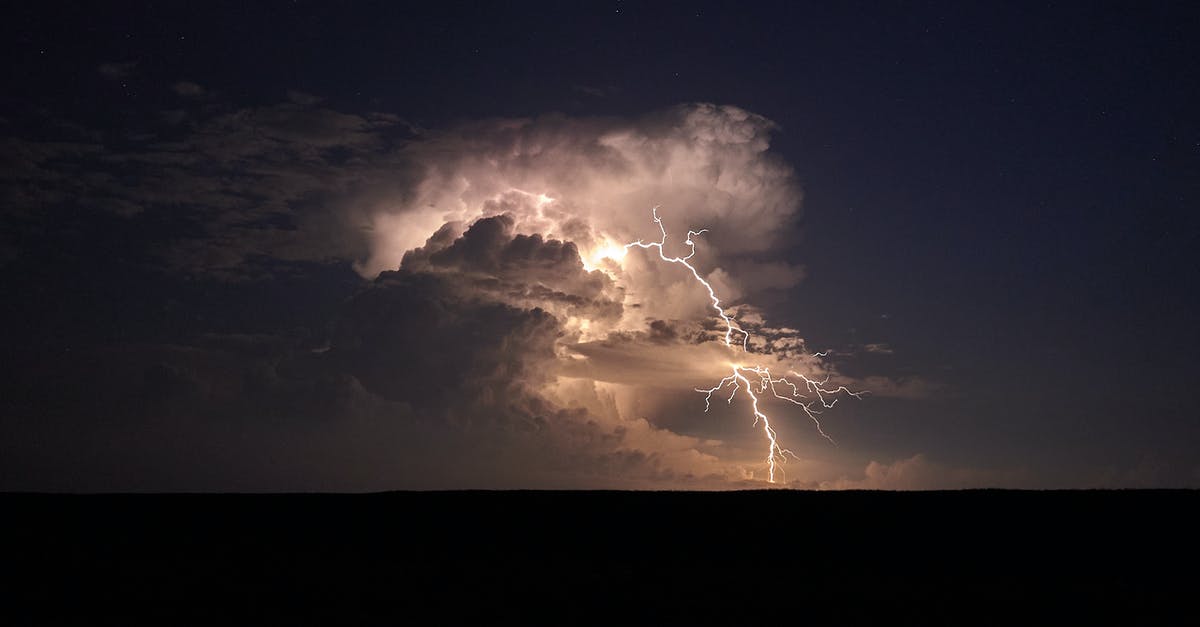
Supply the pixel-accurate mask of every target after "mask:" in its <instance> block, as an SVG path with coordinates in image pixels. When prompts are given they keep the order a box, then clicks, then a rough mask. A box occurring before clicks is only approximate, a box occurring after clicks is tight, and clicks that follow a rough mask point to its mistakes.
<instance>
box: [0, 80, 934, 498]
mask: <svg viewBox="0 0 1200 627" xmlns="http://www.w3.org/2000/svg"><path fill="white" fill-rule="evenodd" d="M176 92H177V93H179V94H180V95H184V96H198V95H203V94H204V93H205V92H204V90H203V89H202V88H199V86H198V85H196V86H192V85H191V84H185V83H179V84H177V85H176ZM163 124H165V126H162V127H158V128H156V129H154V130H153V132H148V133H145V134H142V135H138V136H137V137H136V138H135V139H129V138H128V137H125V138H121V141H114V140H111V138H105V137H100V138H96V137H86V136H81V137H79V138H77V140H76V141H72V142H55V143H50V142H36V141H29V140H22V139H16V138H10V139H8V140H6V141H7V144H6V147H7V148H8V149H9V150H8V151H7V154H9V155H13V154H16V155H19V158H17V159H16V161H17V162H18V163H19V165H20V168H21V169H20V170H9V172H10V174H8V175H5V176H6V177H7V178H6V179H5V180H2V181H0V189H2V190H3V191H4V192H5V196H6V198H9V199H11V200H13V201H14V202H16V203H17V204H19V205H22V206H24V207H26V209H27V212H28V215H36V211H35V210H34V208H35V207H38V206H63V205H73V206H83V207H86V208H88V209H91V210H93V211H97V212H103V213H107V214H110V215H113V216H118V219H122V220H127V221H129V223H131V224H135V225H136V224H145V223H162V222H166V223H169V224H172V225H173V227H174V228H172V229H171V232H172V233H174V234H175V236H174V238H173V239H172V240H171V241H169V242H161V241H159V242H156V243H155V244H154V246H153V247H152V248H151V249H150V250H148V251H147V253H148V255H149V256H150V257H151V258H152V259H156V260H158V261H159V262H162V263H164V264H165V266H166V267H167V268H168V271H169V272H171V273H174V274H176V275H179V276H186V277H191V278H193V279H201V280H206V281H217V282H222V283H237V282H246V281H262V280H267V279H271V278H278V277H279V276H280V275H281V274H286V273H287V272H289V268H292V266H293V265H294V264H312V263H317V264H332V265H340V266H343V267H353V268H354V269H355V270H356V271H357V272H358V273H359V274H360V276H361V277H362V278H363V281H364V285H363V287H362V289H360V290H359V291H358V293H357V294H355V295H354V296H353V297H352V298H349V299H348V300H346V301H345V302H344V303H342V304H341V305H340V306H339V307H337V308H336V310H335V312H334V314H333V316H332V319H331V320H330V321H329V324H328V326H327V327H326V328H324V329H320V330H316V331H313V332H311V336H310V337H308V339H307V340H305V342H299V341H297V340H295V339H294V338H287V337H280V336H273V335H267V336H261V335H241V336H237V335H231V334H229V333H222V334H219V335H217V336H212V335H206V336H203V337H202V338H200V339H198V340H190V341H187V342H182V341H181V342H178V343H173V344H171V345H170V346H158V347H143V348H140V349H138V350H135V351H132V352H131V353H130V354H126V355H124V356H123V357H121V359H122V360H124V361H126V362H128V363H129V364H130V365H129V368H128V370H129V371H128V372H126V373H125V376H126V379H127V380H132V379H138V380H140V381H142V382H143V383H144V386H143V387H144V390H143V392H144V393H145V394H150V395H151V396H153V397H154V398H153V399H151V400H153V402H149V401H147V402H146V406H148V407H151V408H157V409H158V411H161V412H162V414H161V416H167V417H168V418H169V419H168V422H166V423H155V424H157V425H158V426H156V427H155V429H160V430H161V431H159V432H160V433H161V434H170V435H169V437H170V438H172V439H175V440H180V441H186V440H188V439H190V438H192V437H193V436H196V437H197V438H198V439H199V440H203V438H204V437H207V436H205V434H209V435H211V437H212V439H213V442H214V443H215V442H217V441H219V440H220V437H221V436H220V435H219V433H220V432H222V431H223V429H225V427H215V426H214V425H218V424H225V423H222V422H221V421H234V422H237V421H243V422H245V423H246V424H247V425H253V427H249V426H248V427H246V428H247V430H248V433H251V434H252V435H251V436H248V437H250V439H252V440H254V441H256V442H258V445H259V446H261V447H262V450H263V451H266V452H269V453H270V454H271V455H274V456H276V457H277V458H278V459H280V460H283V461H281V462H280V463H281V464H284V465H285V466H286V465H293V464H301V463H302V462H301V458H302V457H303V454H302V453H303V452H304V451H308V452H309V453H312V449H313V447H316V446H318V445H317V444H316V441H318V440H320V439H321V438H322V437H324V438H326V439H328V440H329V441H330V442H337V443H338V444H337V447H340V448H338V449H337V450H338V451H339V453H338V454H337V456H349V457H353V456H356V455H361V456H364V458H369V459H371V460H373V461H372V462H371V463H372V464H375V465H376V466H377V467H379V468H381V469H388V470H386V471H385V470H381V472H382V473H383V474H382V476H383V477H384V478H381V479H379V481H370V482H367V483H368V484H369V485H370V486H372V487H386V486H387V485H396V486H403V487H420V486H422V485H423V486H425V487H521V486H538V487H570V486H586V487H604V486H608V487H653V486H657V487H668V486H675V487H729V486H733V485H756V484H758V483H761V482H762V480H763V479H764V476H765V475H764V472H763V457H764V455H765V452H766V449H765V448H764V444H763V440H762V432H761V428H757V429H756V428H755V427H756V426H757V425H756V424H755V422H754V420H753V416H752V415H750V414H749V413H747V412H742V414H739V416H740V418H741V419H743V420H742V422H740V423H737V424H735V425H730V424H729V423H728V421H725V422H721V419H720V418H719V417H717V416H715V415H704V417H703V418H701V416H702V415H703V406H704V396H703V395H700V394H698V393H697V392H696V391H695V390H696V389H697V388H698V387H701V388H707V387H710V386H712V385H714V384H716V382H718V381H720V380H721V379H722V378H724V377H726V376H728V373H729V369H730V368H731V367H732V366H733V365H734V364H748V365H749V364H753V365H755V366H759V367H762V368H769V369H770V371H771V372H772V373H774V374H775V375H776V376H785V377H788V379H789V383H787V384H784V385H791V384H793V383H794V384H799V385H800V388H799V389H798V388H791V391H792V392H796V393H804V392H806V393H807V394H808V396H807V402H812V401H818V402H819V401H820V400H822V399H821V398H820V397H819V395H817V394H815V393H814V392H812V391H811V390H808V389H807V388H806V387H805V385H804V384H803V383H802V381H804V377H808V378H810V379H812V380H814V381H822V382H825V384H827V386H828V387H829V389H835V390H836V389H838V388H839V387H840V386H843V385H845V386H852V387H861V384H862V383H863V382H864V380H863V379H862V378H861V377H860V378H853V377H849V376H846V375H843V374H842V373H840V372H839V371H838V369H837V368H836V367H835V365H834V363H833V362H829V361H827V360H824V359H822V358H820V357H818V356H816V355H814V354H813V352H812V351H811V349H809V347H808V346H807V344H806V342H805V341H804V339H803V337H802V335H801V334H800V333H799V331H797V330H796V329H792V328H788V327H783V326H773V325H771V324H770V322H769V321H768V320H766V317H765V316H764V314H763V313H762V312H761V311H759V310H757V309H755V308H754V307H753V306H752V305H751V304H749V301H750V300H752V298H753V296H754V295H756V294H758V293H760V292H762V291H764V290H771V289H787V288H792V287H794V286H796V285H797V284H798V283H799V281H800V280H801V279H802V278H803V273H804V269H803V268H801V267H799V266H794V265H790V264H788V263H785V262H782V261H780V260H779V259H778V255H777V253H778V252H779V247H780V246H781V245H782V244H783V243H784V242H782V241H781V240H780V237H781V234H782V233H786V232H787V229H788V227H789V226H790V225H791V224H792V223H793V222H794V221H795V220H796V219H797V217H798V216H799V210H800V205H801V199H802V194H801V191H800V188H799V185H798V184H797V182H796V179H795V176H794V175H793V173H792V170H791V169H790V168H789V167H788V166H787V165H786V164H785V163H783V162H782V161H781V160H779V159H778V158H777V157H776V156H774V155H773V154H772V153H771V152H770V151H769V138H770V133H771V132H772V131H773V130H774V125H773V124H772V123H771V122H770V121H769V120H767V119H765V118H763V117H761V116H758V115H755V114H752V113H749V112H747V111H744V110H742V109H739V108H736V107H729V106H715V105H709V104H697V105H686V106H679V107H675V108H672V109H669V110H666V111H661V112H657V113H653V114H650V115H645V116H640V117H636V118H631V119H626V118H569V117H565V116H561V115H550V116H544V117H538V118H531V119H492V120H482V121H472V122H466V123H462V124H458V125H456V126H453V127H450V128H445V129H438V130H429V129H419V128H415V127H413V126H411V125H408V124H407V123H405V122H404V121H403V120H401V119H399V118H397V117H395V116H391V115H386V114H379V113H369V114H347V113H340V112H337V111H333V110H331V109H328V108H324V107H323V106H322V105H321V99H320V98H318V97H316V96H312V95H309V94H305V93H301V92H291V93H289V100H288V102H286V103H283V104H279V105H275V106H268V107H258V108H253V109H236V110H230V109H226V110H220V109H219V108H216V109H214V108H206V109H202V110H181V111H177V112H173V113H172V114H171V115H169V116H164V118H163ZM118 145H120V146H121V147H120V148H118V147H117V146H118ZM14 172H15V173H14ZM658 205H661V206H662V208H661V209H660V210H659V213H658V215H659V216H660V217H661V219H662V222H661V225H660V224H659V223H656V222H655V221H654V220H653V214H652V213H651V209H652V207H655V206H658ZM701 228H706V229H709V230H708V231H706V232H704V233H703V234H693V235H692V237H691V240H692V243H693V245H694V249H693V248H689V247H688V246H687V245H686V243H685V240H686V239H688V231H689V229H690V230H694V231H695V230H699V229H701ZM660 229H661V230H660ZM664 237H665V238H666V239H665V240H664V243H663V254H665V255H667V256H674V255H686V254H688V253H689V252H691V251H692V250H694V251H695V253H696V254H695V256H694V257H692V258H691V259H692V263H693V264H694V265H695V268H696V271H697V273H698V275H699V276H701V277H703V278H705V280H707V281H708V282H709V283H710V284H711V285H712V286H713V288H714V289H715V290H717V292H718V293H719V294H720V295H721V298H722V299H723V301H722V304H723V306H725V307H727V308H728V309H727V312H728V313H729V315H732V316H734V317H736V319H737V320H738V324H739V325H740V326H741V327H742V328H743V329H745V330H746V331H748V332H749V333H750V334H751V337H750V339H749V340H748V342H747V346H748V347H749V348H750V352H749V353H747V352H745V351H743V350H742V349H741V347H740V346H728V345H726V343H725V342H724V341H723V340H724V337H725V334H726V329H725V327H724V326H723V323H722V322H721V321H720V319H719V318H718V317H717V316H716V315H715V312H714V310H713V309H712V301H711V298H710V297H709V296H708V293H707V290H705V289H703V287H702V286H701V285H700V284H699V283H698V282H697V280H696V276H694V275H693V274H692V273H691V271H690V270H688V269H686V268H684V267H683V266H681V265H679V264H672V263H666V262H664V261H663V259H661V258H660V257H659V253H658V251H657V250H653V249H643V248H639V247H634V248H632V249H628V250H627V249H626V248H625V246H624V245H625V244H626V243H629V242H635V241H643V242H657V241H659V240H660V238H664ZM14 254H21V251H20V250H17V251H16V252H15V253H14ZM314 343H316V344H319V346H315V345H314ZM868 350H870V349H868ZM875 352H881V351H875ZM869 381H870V382H871V384H872V386H877V387H878V388H879V389H880V391H881V392H882V393H883V394H884V395H887V396H896V397H904V398H917V397H920V396H922V395H924V394H926V393H927V392H928V390H929V389H930V388H929V387H928V386H927V385H926V384H924V383H922V382H921V381H920V380H918V379H913V380H909V381H900V382H897V381H891V380H889V379H886V378H882V377H880V378H876V379H869ZM114 385H117V384H115V383H114ZM139 385H142V384H139ZM784 389H786V388H784ZM760 392H762V391H760ZM784 393H785V394H788V395H789V396H790V395H791V392H784ZM727 394H728V390H726V391H725V392H723V395H722V400H723V399H724V397H725V396H727ZM835 396H836V393H835ZM746 400H747V399H745V398H744V397H742V398H741V399H740V400H739V401H738V402H739V403H745V402H746ZM786 400H787V399H779V400H778V401H776V400H772V402H778V403H779V404H783V403H784V402H785V401H786ZM793 400H794V398H793ZM98 407H100V408H101V409H103V410H104V411H108V412H109V413H111V414H112V415H121V414H122V410H121V409H120V408H119V407H112V406H104V405H103V404H100V405H98ZM794 409H795V408H794V407H793V410H794ZM796 413H797V414H798V416H796V418H797V421H798V422H800V423H802V424H803V425H804V428H805V429H808V430H809V431H812V432H813V433H815V431H813V427H814V425H813V424H812V423H811V422H810V421H809V420H808V418H806V417H805V416H804V414H803V413H799V412H798V411H797V412H796ZM714 414H715V412H714ZM217 417H220V418H217ZM139 419H144V417H143V418H139ZM214 421H215V422H214ZM289 421H294V422H295V425H292V426H289ZM384 425H386V426H384ZM293 428H294V429H295V431H294V433H305V434H309V435H308V436H305V438H308V439H305V441H304V443H303V444H299V443H296V442H295V438H294V437H290V436H288V435H287V434H288V433H291V432H292V431H291V430H292V429H293ZM357 429H370V430H373V432H374V434H375V436H377V437H372V438H366V439H367V440H370V444H369V445H368V444H366V443H365V442H364V441H363V440H362V438H356V436H355V435H354V433H355V430H357ZM189 434H191V435H189ZM320 434H324V435H320ZM163 437H168V436H167V435H164V436H163ZM277 439H278V440H277ZM289 442H290V444H289ZM214 446H215V444H214ZM388 446H391V447H392V448H391V449H388ZM387 450H392V451H393V452H394V454H395V456H396V458H397V459H400V460H403V461H402V462H401V461H381V459H382V458H381V456H386V455H385V453H384V451H387ZM24 454H26V455H28V456H31V457H36V456H37V455H36V453H35V452H30V451H24ZM230 454H231V455H233V454H234V453H230ZM242 454H245V453H242ZM312 454H315V453H312ZM146 455H147V458H148V459H150V458H156V455H158V453H147V454H146ZM321 455H324V457H325V458H329V456H330V455H333V453H331V452H329V451H326V452H325V453H323V454H321ZM321 455H318V456H319V457H320V456H321ZM337 456H335V457H337ZM148 463H150V462H148ZM329 463H336V462H333V461H330V462H329ZM231 467H234V468H236V467H239V466H238V465H237V464H233V465H231ZM800 467H802V468H803V467H804V463H803V462H800ZM246 472H250V471H249V470H247V471H246ZM302 474H303V473H302ZM868 475H869V476H870V473H868ZM355 476H358V475H355ZM889 476H890V475H889ZM413 477H427V478H429V479H426V480H425V483H421V482H420V481H419V480H414V479H413ZM385 479H386V480H388V481H391V482H392V483H391V484H386V483H383V484H381V483H379V482H380V481H385ZM340 480H344V481H347V482H350V481H351V479H350V478H349V475H346V476H342V479H340ZM414 481H415V483H414ZM289 485H296V486H304V487H305V489H314V486H319V485H320V480H319V477H317V476H312V477H308V478H304V479H302V478H296V479H295V480H294V482H293V483H291V484H289ZM339 485H341V484H339ZM347 485H348V484H347Z"/></svg>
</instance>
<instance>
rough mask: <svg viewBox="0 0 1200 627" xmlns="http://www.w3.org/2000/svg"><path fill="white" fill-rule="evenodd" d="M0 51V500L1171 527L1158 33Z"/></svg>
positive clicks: (1192, 30)
mask: <svg viewBox="0 0 1200 627" xmlns="http://www.w3.org/2000/svg"><path fill="white" fill-rule="evenodd" d="M0 24H2V25H0V45H2V46H3V52H4V54H3V59H4V60H3V64H4V71H3V72H2V73H0V81H3V82H2V83H0V146H2V149H0V200H2V203H3V204H2V207H3V210H2V213H0V277H2V285H3V299H0V333H3V338H2V340H3V346H4V349H3V350H4V352H3V355H4V356H3V360H2V363H3V375H4V376H3V378H2V379H0V490H52V491H142V490H153V491H163V490H165V491H177V490H181V491H243V490H246V491H291V490H322V491H324V490H333V491H367V490H387V489H431V488H635V489H729V488H744V487H766V486H768V485H769V484H767V483H766V481H767V477H768V475H767V466H768V464H767V462H766V461H765V457H766V455H767V453H768V448H767V441H766V440H765V439H764V431H763V428H762V427H763V425H762V424H761V422H760V423H759V424H755V419H754V415H753V413H752V411H751V409H750V399H749V398H748V397H747V396H746V394H747V390H744V389H743V390H740V391H738V395H737V396H736V397H735V398H734V399H733V400H732V401H731V402H730V403H728V404H726V403H723V402H720V401H724V400H725V399H726V398H727V397H728V395H729V393H730V391H731V390H732V388H725V389H724V390H723V391H722V392H720V393H718V394H715V395H714V396H713V407H712V409H711V410H710V411H709V412H708V413H705V412H704V406H705V403H704V401H705V395H704V394H703V393H697V392H695V391H694V390H695V389H696V388H701V389H707V388H709V387H711V386H713V385H715V384H716V383H717V382H718V381H720V380H721V378H722V377H724V376H728V368H729V363H730V360H735V359H736V360H744V361H737V362H736V363H745V364H749V363H751V362H753V363H756V364H770V367H771V372H772V373H775V374H778V375H784V374H785V373H786V372H790V371H799V372H800V373H801V374H804V375H806V376H811V377H813V378H814V379H817V380H821V379H824V378H825V377H829V383H828V384H827V386H828V387H830V388H837V387H839V386H842V385H845V386H846V387H847V388H848V389H850V390H852V391H854V390H869V391H870V392H871V393H870V394H866V395H863V397H862V398H861V399H855V398H851V397H848V396H846V395H845V393H844V392H843V393H841V394H835V397H837V398H839V401H838V403H837V404H836V406H835V407H832V408H829V409H827V410H824V408H823V407H819V408H820V409H822V410H823V412H824V413H821V414H820V415H819V419H820V426H821V429H822V430H823V431H824V432H825V433H827V434H828V435H829V436H831V438H832V439H833V440H835V441H836V444H834V443H832V442H830V441H829V440H827V439H825V438H822V437H821V434H820V432H819V431H818V430H817V426H816V424H815V423H814V421H813V420H810V417H809V416H807V415H806V414H805V412H804V411H803V409H802V408H801V407H797V406H794V405H791V404H789V403H787V402H784V401H783V400H780V399H776V398H773V397H770V394H769V391H768V392H765V393H763V394H765V395H766V396H765V397H764V398H765V400H764V408H766V413H768V414H770V421H771V422H770V424H771V425H772V427H774V428H775V429H776V430H777V432H778V437H779V440H780V444H781V445H783V447H784V448H788V449H790V451H791V452H792V453H794V454H793V455H790V456H787V457H786V458H785V459H786V460H787V463H786V464H782V465H781V473H780V474H779V476H777V477H776V483H775V485H777V486H788V487H796V488H820V489H836V488H880V489H931V488H967V487H1010V488H1091V487H1200V457H1198V456H1197V453H1196V451H1197V450H1200V416H1198V415H1197V409H1196V407H1197V405H1196V402H1195V400H1194V397H1193V390H1194V387H1195V381H1196V376H1197V374H1198V370H1197V368H1196V366H1195V363H1194V360H1195V356H1196V355H1197V353H1198V352H1200V333H1198V332H1197V326H1196V318H1197V311H1198V309H1197V288H1198V287H1200V286H1198V278H1197V277H1198V271H1197V268H1200V235H1198V234H1200V219H1198V218H1197V213H1196V211H1195V208H1196V202H1197V199H1198V198H1200V194H1197V192H1198V191H1200V183H1198V182H1200V115H1197V111H1200V105H1198V102H1200V99H1198V98H1197V96H1198V95H1200V70H1198V69H1197V66H1198V64H1197V59H1200V43H1198V42H1200V37H1198V35H1200V10H1197V9H1195V8H1193V7H1192V6H1190V5H1189V4H1188V3H1149V4H1146V3H1129V4H1125V5H1117V4H1107V3H1105V4H1104V6H1099V5H1097V4H1095V3H1049V4H1046V3H1036V4H1035V3H995V4H990V3H987V4H985V3H945V4H939V3H915V2H914V3H891V2H888V3H864V4H857V3H812V4H808V3H798V2H787V3H755V4H753V5H752V6H742V3H736V4H735V3H704V2H688V3H674V2H671V3H668V2H655V3H634V2H615V3H614V2H603V3H546V4H530V3H479V4H475V3H466V4H455V3H428V4H415V3H414V4H405V3H390V2H379V3H366V2H364V3H352V4H349V5H340V4H335V3H318V2H312V3H309V2H291V3H282V2H281V3H263V5H262V6H245V3H241V2H204V3H194V6H185V5H184V4H183V3H123V4H121V3H118V4H105V5H92V4H79V5H71V4H43V3H37V4H33V3H29V4H27V5H25V6H24V7H21V8H14V7H10V8H8V9H6V10H5V11H4V17H3V19H0ZM654 206H659V209H658V211H659V215H660V216H661V217H662V219H663V227H664V228H665V229H667V232H668V237H667V239H666V240H665V243H664V251H665V253H666V254H667V255H668V256H681V255H685V254H686V253H687V252H688V251H687V247H686V246H685V245H684V243H683V240H684V239H685V236H686V234H687V231H688V230H689V229H691V230H700V229H701V228H708V229H710V231H709V232H707V233H705V234H703V235H699V236H696V237H695V238H694V242H695V250H696V255H695V257H694V258H693V262H694V263H695V264H696V268H697V271H698V273H699V275H700V276H702V277H705V278H706V279H707V280H708V282H710V283H711V284H712V285H713V287H714V289H715V290H716V291H717V293H718V295H719V296H720V297H721V299H722V305H723V306H725V307H728V308H729V309H728V311H729V312H730V313H731V314H732V315H733V316H734V318H735V319H736V320H737V321H738V323H739V325H740V327H739V328H744V329H746V330H747V331H748V332H749V333H750V334H751V336H752V340H751V342H750V347H751V349H752V350H751V351H750V354H749V355H747V354H741V356H738V357H733V356H732V355H734V352H731V351H733V350H734V349H730V348H728V347H725V346H724V345H723V344H722V342H721V341H720V336H722V335H723V333H724V330H725V327H723V326H722V324H721V321H720V320H719V319H718V318H716V317H715V315H714V312H713V310H712V309H710V308H708V303H707V301H706V298H705V295H704V292H703V288H702V286H700V285H699V284H698V283H697V282H695V280H693V279H692V278H691V276H690V275H689V274H687V273H686V270H684V269H682V268H681V267H679V265H678V264H671V263H667V262H663V261H662V260H661V259H658V257H657V256H656V253H655V251H653V250H650V251H644V250H641V249H634V250H631V251H629V252H628V253H627V254H626V255H625V256H624V257H623V258H621V259H619V260H614V259H612V258H609V259H605V258H603V253H604V251H606V250H610V249H612V248H613V246H614V245H615V246H616V247H617V248H620V247H621V245H623V244H625V243H629V242H633V241H637V240H642V241H643V242H657V241H658V240H659V237H660V232H659V231H658V228H657V226H656V225H655V224H654V222H652V214H651V210H652V208H653V207H654ZM698 290H699V291H698ZM734 344H735V345H736V342H735V343H734ZM824 351H830V352H829V354H828V356H827V357H821V358H819V357H814V356H813V354H814V353H817V352H824ZM722 369H724V370H722ZM773 376H774V375H773ZM788 376H789V378H790V379H791V380H792V381H793V382H794V381H797V379H796V375H788ZM755 384H756V385H757V379H756V380H755ZM801 387H803V386H801ZM752 390H758V388H757V387H753V386H752ZM811 397H812V394H811V393H810V395H809V397H808V398H807V399H806V400H808V401H811V400H812V398H811Z"/></svg>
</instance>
